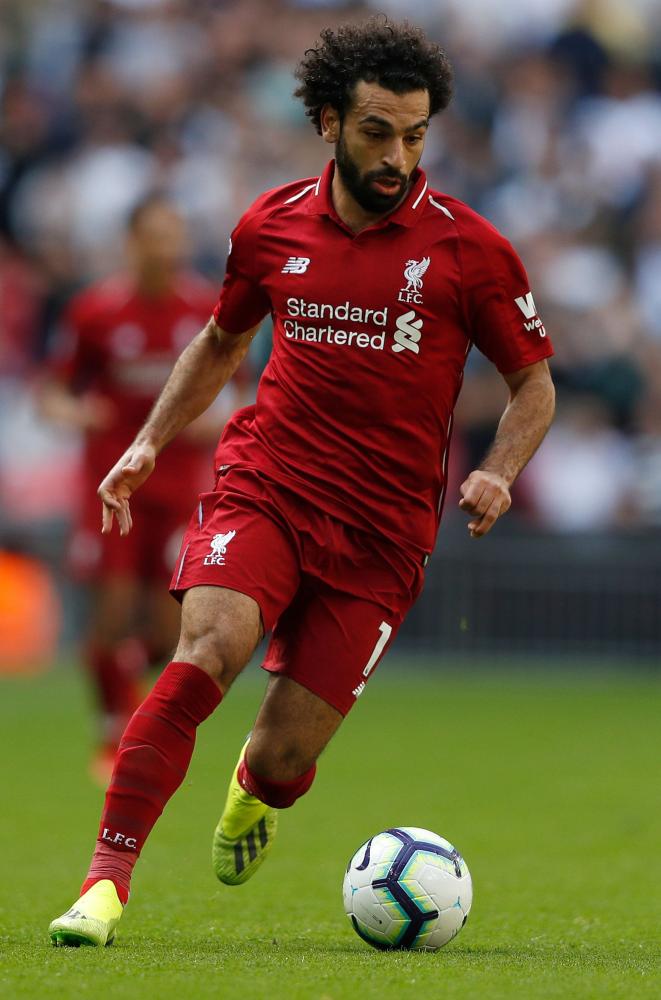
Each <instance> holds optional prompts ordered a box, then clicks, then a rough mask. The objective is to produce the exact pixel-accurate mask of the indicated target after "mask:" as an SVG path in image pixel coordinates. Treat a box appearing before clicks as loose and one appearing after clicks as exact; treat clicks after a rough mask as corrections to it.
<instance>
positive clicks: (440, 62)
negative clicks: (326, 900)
mask: <svg viewBox="0 0 661 1000" xmlns="http://www.w3.org/2000/svg"><path fill="white" fill-rule="evenodd" d="M297 78H298V80H299V82H300V86H299V88H298V90H297V95H298V96H299V97H301V98H302V99H303V101H304V103H305V106H306V108H307V112H308V115H309V116H310V118H311V119H312V122H313V124H314V126H315V128H316V129H317V131H318V132H319V133H320V134H321V136H322V137H323V139H324V140H325V141H326V142H328V143H330V144H331V145H332V146H334V152H335V156H334V159H333V160H331V162H330V163H329V164H328V165H327V167H326V168H325V170H324V171H323V173H322V174H321V176H320V177H313V178H308V179H307V180H301V181H296V182H295V183H292V184H288V185H286V186H284V187H281V188H278V189H277V190H274V191H269V192H268V193H266V194H264V195H263V196H262V197H260V198H258V200H257V201H256V202H255V203H254V204H253V206H252V207H251V208H250V209H249V210H248V211H247V212H246V214H245V215H244V216H243V218H242V219H241V220H240V221H239V224H238V225H237V227H236V229H235V230H234V232H233V234H232V242H231V246H230V253H229V257H228V261H227V271H226V276H225V281H224V285H223V288H222V291H221V294H220V299H219V301H218V304H217V306H216V308H215V310H214V313H213V318H212V319H211V320H210V321H209V323H208V325H207V326H206V327H205V329H204V330H203V331H202V332H201V333H200V334H199V336H198V337H197V338H196V339H195V340H194V341H193V343H192V344H191V345H190V347H188V348H187V349H186V350H185V351H184V352H183V354H182V355H181V357H180V358H179V360H178V362H177V364H176V365H175V367H174V370H173V372H172V374H171V376H170V378H169V379H168V381H167V383H166V385H165V387H164V389H163V392H162V394H161V396H160V398H159V400H158V402H157V403H156V405H155V407H154V410H153V412H152V413H151V415H150V417H149V419H148V420H147V422H146V423H145V425H144V427H143V428H142V430H141V431H140V433H139V434H138V436H137V437H136V440H135V441H134V443H133V444H132V445H131V447H129V448H128V450H127V451H126V453H125V454H124V455H123V456H122V457H121V458H120V460H119V461H118V462H117V464H116V465H115V466H114V467H113V468H112V469H111V471H110V472H109V473H108V475H107V476H106V478H105V479H104V480H103V482H102V483H101V486H100V487H99V495H100V497H101V500H102V501H103V519H104V529H103V530H104V532H109V531H110V529H111V526H112V523H113V519H116V520H117V522H118V525H119V530H120V533H121V534H122V535H127V534H128V532H129V531H130V530H131V527H132V523H133V512H132V510H131V507H130V503H129V500H130V498H131V497H132V495H133V494H134V492H135V491H136V490H138V489H139V488H141V487H142V485H143V483H145V482H146V480H147V479H148V477H149V475H150V474H151V472H152V470H153V468H154V464H155V462H156V459H157V455H158V454H159V453H160V451H161V449H162V448H163V447H164V446H165V444H166V443H167V442H168V441H170V440H171V439H172V438H173V437H174V436H175V434H177V433H178V432H179V431H180V430H181V429H182V428H183V427H185V426H186V425H187V424H188V422H189V421H190V420H192V419H194V418H195V417H196V416H198V414H200V413H201V412H202V411H203V410H204V409H205V407H206V406H208V404H209V402H210V400H212V399H213V398H214V397H215V395H216V393H217V392H218V390H219V389H220V388H221V386H222V385H223V384H224V383H225V382H226V381H227V379H228V378H229V377H230V376H231V374H232V372H233V371H234V370H235V369H236V366H237V365H238V364H239V362H240V360H241V358H242V357H243V356H244V354H245V353H246V351H247V349H248V345H249V344H250V341H251V339H252V338H253V336H254V334H255V331H256V329H257V326H258V324H259V323H260V321H261V320H262V318H263V316H264V315H265V314H266V313H267V312H269V311H270V312H271V313H272V315H273V318H274V345H273V351H272V355H271V358H270V361H269V363H268V366H267V368H266V370H265V372H264V374H263V376H262V379H261V382H260V385H259V388H258V394H257V402H256V405H255V406H252V407H249V408H247V409H243V410H241V411H239V412H238V413H237V414H236V415H235V416H234V418H233V419H232V420H231V421H230V422H229V424H228V425H227V426H226V428H225V430H224V433H223V435H222V438H221V441H220V444H219V448H218V453H217V480H216V484H215V488H214V490H213V491H212V492H210V493H204V494H202V495H201V497H200V499H199V502H198V504H197V506H196V507H195V511H194V514H193V516H192V519H191V522H190V525H189V528H188V531H187V534H186V536H185V538H184V541H183V545H182V549H181V554H180V557H179V561H178V564H177V566H176V569H175V572H174V576H173V579H172V584H171V587H172V591H173V593H174V594H175V596H177V597H178V598H179V599H180V600H181V601H182V609H183V610H182V627H181V635H180V639H179V645H178V648H177V650H176V654H175V657H174V661H173V662H172V663H170V664H169V665H168V667H167V668H166V669H165V671H164V673H163V674H162V676H161V677H160V679H159V680H158V681H157V683H156V685H155V687H154V689H153V691H152V693H151V694H150V695H149V697H148V698H147V699H146V701H145V702H144V703H143V705H142V706H141V707H140V708H139V709H138V710H137V711H136V713H135V714H134V716H133V717H132V719H131V721H130V722H129V724H128V726H127V728H126V731H125V733H124V735H123V737H122V741H121V744H120V750H119V753H118V756H117V762H116V765H115V770H114V773H113V777H112V780H111V783H110V786H109V788H108V792H107V795H106V800H105V805H104V808H103V813H102V817H101V824H100V828H99V834H98V839H97V842H96V849H95V851H94V856H93V858H92V862H91V865H90V868H89V872H88V875H87V878H86V879H85V882H84V884H83V886H82V890H81V896H80V898H79V899H78V900H77V902H76V903H74V905H73V907H72V908H71V909H70V910H69V911H67V912H66V913H65V914H64V915H63V916H61V917H59V918H58V919H56V920H54V921H53V922H52V924H51V925H50V935H51V938H52V940H53V941H54V942H55V943H56V944H76V943H79V942H81V941H82V942H86V943H91V944H97V945H103V944H107V943H108V942H109V941H110V940H112V938H113V935H114V933H115V927H116V925H117V922H118V920H119V918H120V916H121V914H122V909H123V906H124V904H125V903H126V901H127V900H128V897H129V886H130V878H131V873H132V870H133V867H134V865H135V862H136V860H137V858H138V856H139V854H140V852H141V850H142V848H143V846H144V843H145V841H146V839H147V837H148V835H149V832H150V831H151V829H152V827H153V826H154V823H155V822H156V820H157V819H158V817H159V815H160V813H161V812H162V810H163V808H164V806H165V804H166V802H167V801H168V799H169V798H170V796H171V795H172V794H173V793H174V791H175V790H176V789H177V787H178V786H179V785H180V783H181V781H182V780H183V778H184V775H185V773H186V770H187V768H188V764H189V761H190V759H191V754H192V752H193V745H194V741H195V732H196V729H197V727H198V725H200V723H201V722H203V721H204V719H206V718H207V717H208V716H209V715H211V713H212V712H213V711H214V710H215V709H216V708H217V706H218V704H219V703H220V701H221V700H222V698H223V697H224V696H225V695H226V693H227V691H228V689H229V687H230V686H231V684H232V681H233V680H234V678H235V677H236V676H237V675H238V674H239V673H240V671H241V670H242V669H243V668H244V666H245V664H246V663H247V661H248V660H249V658H250V656H251V654H252V652H253V651H254V649H255V647H256V645H257V643H258V642H259V640H260V638H261V636H262V634H263V633H267V632H272V636H271V641H270V646H269V649H268V653H267V656H266V662H265V664H264V666H265V667H266V669H267V670H268V671H270V674H271V677H270V680H269V684H268V687H267V692H266V696H265V699H264V702H263V704H262V706H261V708H260V710H259V713H258V715H257V719H256V721H255V724H254V727H253V730H252V734H251V736H250V738H249V741H248V743H247V744H246V746H244V748H243V750H242V751H241V754H240V756H239V762H238V764H237V767H236V769H235V771H234V774H233V776H232V778H231V781H230V786H229V791H228V795H227V801H226V804H225V808H224V811H223V813H222V816H221V818H220V821H219V823H218V826H217V828H216V831H215V834H214V838H213V847H212V858H213V866H214V869H215V872H216V875H217V876H218V878H219V879H220V880H221V881H222V882H224V883H227V884H230V885H235V884H238V883H242V882H245V880H246V879H248V878H249V877H251V876H252V875H253V874H254V872H255V871H256V869H257V868H258V866H259V865H260V864H261V863H262V861H263V860H264V858H265V857H266V855H267V852H268V851H269V849H270V847H271V844H272V841H273V836H274V834H275V829H276V818H277V810H278V809H281V808H286V807H288V806H291V805H292V804H293V803H294V802H295V801H296V799H297V798H299V796H301V795H303V794H304V793H305V792H307V790H308V789H309V788H310V786H311V784H312V782H313V779H314V777H315V769H316V762H317V758H318V757H319V754H320V753H321V751H322V750H323V748H324V747H325V746H326V744H327V743H328V741H329V740H330V739H331V737H332V736H333V734H334V733H335V731H336V730H337V728H338V727H339V725H340V723H341V722H342V719H343V717H344V716H345V715H346V714H347V712H348V711H349V710H350V708H351V707H352V705H353V704H354V702H355V701H356V699H357V698H358V697H359V696H361V694H362V693H363V691H364V689H365V686H366V685H367V684H368V683H369V682H370V680H371V678H372V676H373V674H374V671H375V669H376V667H377V664H378V662H379V660H380V659H381V657H382V656H383V654H384V652H385V651H386V650H387V649H388V647H389V646H390V644H391V643H392V641H393V639H394V638H395V635H396V633H397V630H398V628H399V626H400V624H401V622H402V620H403V618H404V616H405V615H406V612H407V611H408V609H409V608H410V606H411V604H412V603H413V601H414V600H415V599H416V597H417V596H418V594H419V592H420V589H421V587H422V583H423V576H424V567H425V565H426V564H427V560H428V558H429V554H430V552H431V550H432V548H433V545H434V540H435V536H436V532H437V528H438V523H439V517H440V513H441V508H442V505H443V500H444V483H445V474H446V473H445V469H446V462H447V453H448V443H449V438H450V430H451V424H452V411H453V408H454V404H455V401H456V398H457V395H458V392H459V389H460V386H461V380H462V371H463V368H464V363H465V360H466V356H467V354H468V352H469V350H470V349H471V346H472V345H473V344H475V345H476V346H477V348H478V349H479V350H481V351H482V352H484V354H485V355H486V356H487V357H488V358H489V359H490V360H491V361H492V362H493V363H494V364H495V365H496V366H497V367H498V369H499V371H500V372H501V373H502V375H503V378H504V379H505V381H506V383H507V385H508V387H509V395H510V398H509V402H508V405H507V407H506V409H505V412H504V413H503V416H502V419H501V421H500V424H499V427H498V431H497V433H496V437H495V440H494V442H493V445H492V447H491V449H490V450H489V452H488V454H487V455H486V457H485V459H484V461H483V462H482V464H481V466H480V468H478V469H475V470H474V471H473V472H471V473H470V475H469V476H468V478H467V479H466V481H465V482H464V483H463V485H462V487H461V500H460V506H461V507H462V509H463V510H464V511H466V512H467V513H468V514H469V515H470V521H469V524H468V527H469V530H470V532H471V534H472V535H473V536H474V537H476V538H479V537H481V536H483V535H485V534H486V533H487V532H488V531H489V530H490V529H491V528H492V527H493V525H494V523H495V522H496V520H497V519H498V517H500V516H501V515H502V514H504V513H505V512H506V511H507V509H508V508H509V506H510V486H511V484H512V482H513V481H514V479H515V478H516V476H517V474H518V473H519V472H520V471H521V469H522V468H523V466H524V465H525V464H526V462H527V461H528V459H529V458H530V456H531V455H532V454H533V452H534V451H535V449H536V448H537V446H538V445H539V443H540V441H541V440H542V438H543V436H544V434H545V432H546V430H547V428H548V426H549V423H550V421H551V418H552V412H553V395H554V394H553V386H552V382H551V378H550V375H549V371H548V367H547V362H546V358H547V357H548V356H549V355H550V354H551V345H550V343H549V339H548V337H547V336H546V331H545V329H544V327H543V326H542V323H541V320H540V319H539V317H538V316H537V313H536V308H535V303H534V300H533V297H532V294H531V292H530V288H529V285H528V280H527V277H526V273H525V271H524V269H523V266H522V264H521V262H520V261H519V259H518V257H517V255H516V253H515V252H514V250H513V249H512V247H511V246H510V245H509V243H508V242H507V241H506V240H505V239H504V238H503V237H502V236H501V235H500V234H499V233H498V232H497V231H496V230H495V229H494V228H493V227H492V226H491V225H489V224H488V223H487V222H486V221H485V220H484V219H482V218H480V217H479V216H478V215H476V214H475V212H473V211H471V209H469V208H468V207H467V206H466V205H463V204H462V203H461V202H459V201H457V200H456V199H454V198H451V197H448V196H447V195H445V194H440V193H438V192H436V191H433V190H431V189H430V187H429V184H428V182H427V179H426V178H425V175H424V173H423V172H422V170H421V169H420V166H419V162H420V158H421V155H422V150H423V147H424V143H425V134H426V132H427V129H428V127H429V123H430V119H431V117H432V116H433V115H434V114H436V113H437V112H438V111H440V110H441V109H443V108H444V107H446V105H447V104H448V101H449V99H450V92H451V70H450V66H449V64H448V61H447V58H446V56H445V54H444V53H443V52H442V50H440V49H439V48H438V47H437V46H435V45H433V44H431V43H430V42H429V41H428V40H427V39H426V38H425V37H424V35H423V34H422V33H421V32H419V31H418V30H417V29H414V28H412V27H409V26H408V25H398V24H393V23H389V22H387V21H384V20H381V19H372V20H370V21H368V22H366V23H363V24H362V25H359V26H356V25H352V26H344V27H341V28H339V29H338V30H336V31H333V30H330V29H327V30H325V31H324V32H322V37H321V40H320V42H319V43H318V45H317V47H316V48H314V49H313V50H310V51H308V52H306V54H305V57H304V59H303V61H302V62H301V64H300V66H299V68H298V71H297Z"/></svg>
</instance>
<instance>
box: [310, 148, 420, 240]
mask: <svg viewBox="0 0 661 1000" xmlns="http://www.w3.org/2000/svg"><path fill="white" fill-rule="evenodd" d="M334 174H335V160H330V161H329V162H328V163H327V164H326V167H325V169H324V171H323V173H322V175H321V177H320V178H319V180H318V181H317V183H316V185H315V187H314V190H313V191H312V197H311V198H310V199H309V200H308V212H310V214H311V215H328V216H329V217H330V218H331V219H332V220H333V221H334V222H336V223H337V224H338V225H340V226H341V227H342V228H343V229H347V226H345V224H344V223H343V222H342V219H340V217H339V215H338V214H337V212H336V211H335V207H334V205H333V198H332V195H331V184H332V183H333V175H334ZM427 188H428V184H427V177H426V176H425V172H424V170H421V169H420V167H417V168H416V170H415V172H414V174H413V183H412V185H411V189H410V191H409V193H408V194H407V196H406V198H405V199H404V201H403V202H402V204H401V205H400V206H399V207H398V208H396V209H395V211H394V212H391V213H390V214H389V215H386V216H385V217H384V218H383V219H381V220H380V221H379V222H376V223H374V225H372V226H368V227H367V228H368V229H382V228H384V227H385V226H387V225H390V223H395V224H396V225H398V226H415V224H416V222H418V220H419V219H420V218H421V216H422V213H423V210H424V206H425V205H426V203H427V199H426V194H427ZM362 232H365V230H362Z"/></svg>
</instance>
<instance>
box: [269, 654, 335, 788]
mask: <svg viewBox="0 0 661 1000" xmlns="http://www.w3.org/2000/svg"><path fill="white" fill-rule="evenodd" d="M343 718H344V716H343V715H342V713H341V712H339V711H338V710H337V709H336V708H333V706H332V705H329V704H328V702H326V701H324V700H323V698H320V697H319V696H318V695H316V694H314V693H313V692H312V691H310V690H309V688H306V687H303V685H301V684H299V683H298V682H297V681H293V680H291V679H290V678H289V677H285V676H282V675H277V674H276V675H273V676H272V677H270V678H269V683H268V687H267V689H266V695H265V697H264V701H263V702H262V705H261V708H260V710H259V713H258V715H257V719H256V720H255V725H254V727H253V730H252V733H251V736H250V749H249V764H250V767H251V769H252V770H254V772H255V773H256V774H259V775H262V776H264V777H268V778H271V779H272V780H275V781H292V780H293V779H294V778H297V777H298V776H299V775H301V774H304V773H305V771H307V770H309V768H310V767H312V765H313V764H314V763H315V761H316V760H317V758H318V757H319V754H320V753H321V752H322V750H323V749H324V747H325V746H326V744H327V743H328V742H329V740H330V739H331V737H332V736H333V735H334V733H335V732H336V731H337V729H338V727H339V725H340V723H341V722H342V720H343Z"/></svg>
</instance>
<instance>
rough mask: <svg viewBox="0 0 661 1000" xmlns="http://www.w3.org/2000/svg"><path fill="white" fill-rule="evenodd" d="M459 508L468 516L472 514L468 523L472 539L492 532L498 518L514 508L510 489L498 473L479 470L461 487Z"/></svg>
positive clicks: (472, 473)
mask: <svg viewBox="0 0 661 1000" xmlns="http://www.w3.org/2000/svg"><path fill="white" fill-rule="evenodd" d="M459 492H460V493H461V500H460V501H459V506H460V507H461V509H462V510H464V511H466V513H467V514H472V515H474V516H473V519H472V521H469V522H468V530H469V531H470V533H471V538H481V537H482V535H486V534H487V532H488V531H491V529H492V528H493V526H494V524H495V523H496V521H497V520H498V518H499V517H500V516H501V515H502V514H505V513H506V512H507V511H508V510H509V509H510V507H511V506H512V498H511V496H510V491H509V487H508V485H507V482H506V480H505V479H503V477H502V476H499V475H498V473H496V472H485V471H484V470H482V469H477V470H476V471H475V472H471V474H470V476H469V477H468V479H466V481H465V482H463V483H462V484H461V486H460V487H459Z"/></svg>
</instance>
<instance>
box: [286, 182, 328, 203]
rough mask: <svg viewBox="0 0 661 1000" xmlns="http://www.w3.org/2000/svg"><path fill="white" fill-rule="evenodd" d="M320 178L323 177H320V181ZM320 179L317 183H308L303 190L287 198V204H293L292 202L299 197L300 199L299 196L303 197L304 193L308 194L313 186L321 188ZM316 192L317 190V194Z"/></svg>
mask: <svg viewBox="0 0 661 1000" xmlns="http://www.w3.org/2000/svg"><path fill="white" fill-rule="evenodd" d="M320 180H321V177H320V178H319V181H320ZM319 181H317V182H316V183H315V184H308V186H307V187H304V188H303V190H302V191H299V192H298V194H293V195H292V196H291V198H287V200H286V201H285V205H291V203H292V202H293V201H298V199H299V198H302V197H303V195H304V194H307V193H308V191H311V190H312V188H316V189H318V188H319ZM316 193H317V192H316V191H315V194H316Z"/></svg>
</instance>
